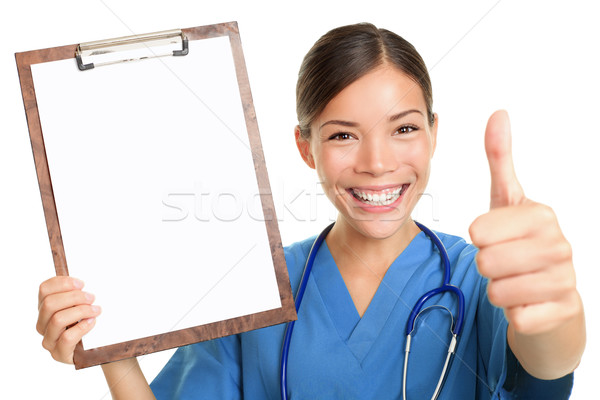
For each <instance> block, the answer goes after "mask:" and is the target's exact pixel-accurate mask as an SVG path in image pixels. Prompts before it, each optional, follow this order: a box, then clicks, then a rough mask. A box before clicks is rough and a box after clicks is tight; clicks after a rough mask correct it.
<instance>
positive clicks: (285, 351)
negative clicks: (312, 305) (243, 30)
mask: <svg viewBox="0 0 600 400" xmlns="http://www.w3.org/2000/svg"><path fill="white" fill-rule="evenodd" d="M334 224H335V223H332V224H331V225H329V226H328V227H327V228H325V229H323V232H321V233H320V234H319V236H317V238H316V239H315V241H314V242H313V244H312V247H311V248H310V251H309V252H308V259H307V260H306V263H305V264H304V272H303V273H302V278H301V279H300V286H299V287H298V293H296V302H295V304H296V314H298V313H299V312H300V304H302V298H303V297H304V292H305V291H306V286H307V283H308V278H309V276H310V272H311V271H312V267H313V264H314V261H315V258H316V256H317V251H316V250H318V249H319V248H320V247H321V244H322V243H323V241H324V240H325V237H326V236H327V234H328V233H329V231H330V230H331V228H333V225H334ZM295 323H296V321H290V322H288V324H287V326H286V328H285V334H284V338H283V348H282V350H281V362H280V364H279V366H280V375H279V376H280V379H281V384H280V390H281V398H282V399H283V400H287V364H288V357H289V354H290V343H291V340H292V332H293V331H294V325H295Z"/></svg>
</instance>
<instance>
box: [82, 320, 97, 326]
mask: <svg viewBox="0 0 600 400" xmlns="http://www.w3.org/2000/svg"><path fill="white" fill-rule="evenodd" d="M95 321H96V318H87V319H85V320H83V322H85V323H86V324H87V325H91V324H93V323H94V322H95Z"/></svg>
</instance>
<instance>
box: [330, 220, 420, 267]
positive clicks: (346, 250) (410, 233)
mask: <svg viewBox="0 0 600 400" xmlns="http://www.w3.org/2000/svg"><path fill="white" fill-rule="evenodd" d="M420 231H421V230H420V229H419V227H418V226H417V225H416V224H415V223H414V222H413V220H412V219H409V220H407V221H406V222H405V223H404V225H403V226H402V227H401V228H400V229H399V230H398V231H397V232H396V233H394V234H393V235H392V236H390V237H387V238H383V239H378V238H372V237H368V236H366V235H364V234H363V233H361V232H359V231H357V230H356V229H355V228H354V227H353V226H352V225H350V224H349V223H348V222H347V221H345V220H344V219H343V218H341V217H339V218H338V220H337V221H336V223H335V225H334V227H333V228H332V230H331V232H330V233H329V235H327V239H326V242H327V246H328V247H329V250H330V252H331V254H332V256H333V258H334V260H335V261H336V263H337V264H338V268H340V270H342V269H344V268H351V267H353V266H354V267H360V266H361V265H362V266H363V267H366V268H368V269H369V270H370V272H371V273H374V274H376V275H378V276H379V277H380V278H383V275H385V273H386V271H387V269H388V268H389V266H390V265H391V264H392V263H393V262H394V260H395V259H396V258H397V257H398V256H399V255H400V254H401V253H402V252H403V251H404V249H406V247H407V246H408V245H409V243H410V242H411V241H412V240H413V239H414V237H415V236H417V234H418V233H419V232H420Z"/></svg>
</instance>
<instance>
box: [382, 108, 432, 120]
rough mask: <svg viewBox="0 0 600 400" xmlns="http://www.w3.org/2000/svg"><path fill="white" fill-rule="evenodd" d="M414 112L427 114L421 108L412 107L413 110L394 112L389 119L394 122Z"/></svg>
mask: <svg viewBox="0 0 600 400" xmlns="http://www.w3.org/2000/svg"><path fill="white" fill-rule="evenodd" d="M412 113H419V114H421V115H423V116H425V115H424V114H423V113H422V112H421V111H420V110H417V109H411V110H406V111H402V112H399V113H398V114H394V115H392V116H390V117H389V118H388V121H389V122H394V121H396V120H399V119H400V118H403V117H406V116H407V115H408V114H412Z"/></svg>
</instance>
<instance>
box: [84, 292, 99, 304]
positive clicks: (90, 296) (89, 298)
mask: <svg viewBox="0 0 600 400" xmlns="http://www.w3.org/2000/svg"><path fill="white" fill-rule="evenodd" d="M83 295H84V296H85V300H86V301H88V302H90V303H91V302H93V301H94V299H95V298H96V296H94V295H93V294H91V293H88V292H84V293H83Z"/></svg>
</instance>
